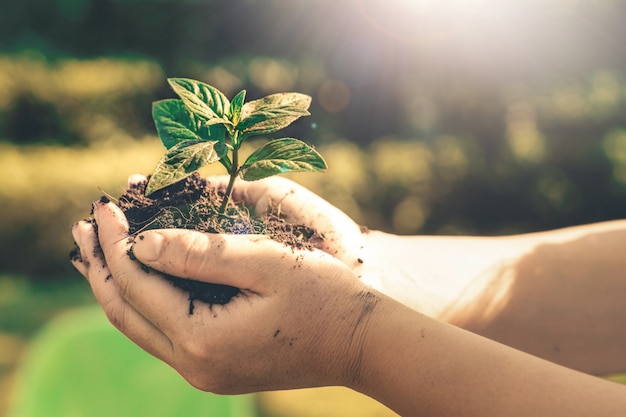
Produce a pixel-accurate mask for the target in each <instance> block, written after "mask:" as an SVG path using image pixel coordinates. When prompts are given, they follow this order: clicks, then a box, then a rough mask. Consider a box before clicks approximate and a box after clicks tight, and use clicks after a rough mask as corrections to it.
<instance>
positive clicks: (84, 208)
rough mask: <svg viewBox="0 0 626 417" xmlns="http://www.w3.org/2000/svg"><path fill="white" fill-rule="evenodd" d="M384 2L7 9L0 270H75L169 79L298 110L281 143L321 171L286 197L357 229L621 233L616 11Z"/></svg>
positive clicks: (29, 0) (624, 176)
mask: <svg viewBox="0 0 626 417" xmlns="http://www.w3.org/2000/svg"><path fill="white" fill-rule="evenodd" d="M390 1H391V2H390V3H389V4H387V2H384V1H382V0H352V1H347V2H334V1H331V0H317V1H315V2H306V1H303V0H295V1H289V2H286V1H282V0H264V1H260V0H233V1H229V2H218V1H212V0H176V1H174V0H54V1H43V0H24V1H21V2H12V3H7V4H6V5H3V10H2V13H0V178H1V180H0V199H1V201H2V202H3V204H2V205H0V251H2V253H3V256H2V259H1V260H0V271H12V272H20V273H26V274H48V275H50V274H52V275H54V274H56V273H67V272H68V271H70V270H71V269H70V266H69V263H68V262H67V260H66V256H67V251H69V249H71V243H72V242H71V237H70V236H69V232H68V228H69V226H70V225H71V223H72V222H73V221H75V220H76V219H78V218H81V217H85V216H87V215H88V214H89V207H88V205H89V201H91V200H93V199H95V198H97V197H98V196H99V195H100V194H102V192H103V191H101V190H99V189H98V187H100V188H101V189H102V190H104V191H106V192H108V193H110V194H112V195H114V196H115V195H118V194H120V193H121V192H122V187H123V185H124V183H125V178H126V176H127V175H128V174H130V173H134V172H142V173H149V172H151V170H152V168H153V167H154V164H156V161H157V159H158V154H160V152H161V148H160V145H159V144H158V141H157V140H156V139H155V138H154V136H153V135H154V127H153V125H152V121H151V116H150V103H151V102H152V101H154V100H156V99H160V98H165V97H172V96H173V95H172V93H171V91H169V88H168V87H167V84H166V82H165V78H166V77H169V76H176V77H190V78H196V79H199V80H202V81H205V82H208V83H211V84H213V85H215V86H216V87H218V88H220V89H221V90H223V91H225V92H226V93H227V94H228V95H229V96H232V95H233V94H234V93H236V92H237V91H238V90H239V89H241V88H245V89H247V90H248V97H249V98H251V99H252V98H257V97H260V96H262V95H265V94H270V93H274V92H277V91H290V90H291V91H299V92H303V93H307V94H310V95H311V96H313V105H312V108H311V112H312V116H311V117H309V118H306V119H303V121H301V122H298V123H297V124H295V125H294V126H293V127H291V126H290V128H289V129H288V131H286V132H285V136H295V137H301V138H304V139H305V140H307V141H308V142H311V143H312V144H314V145H316V146H317V147H318V148H320V151H321V152H322V154H323V155H324V156H325V157H326V158H327V160H328V162H329V165H330V170H329V172H328V173H327V174H325V175H320V176H317V175H310V176H296V178H297V179H298V181H300V182H302V183H303V184H305V185H307V186H309V187H311V188H312V189H313V190H314V191H316V192H318V193H320V194H321V195H322V196H324V197H325V198H327V199H329V200H330V201H331V202H332V203H334V204H336V205H337V206H339V207H340V208H342V209H344V210H345V211H347V212H348V213H349V214H350V215H351V216H353V217H354V218H355V219H356V220H357V221H358V222H360V223H362V224H365V225H367V226H369V227H371V228H379V229H383V230H387V231H392V232H396V233H411V234H413V233H453V234H454V233H471V234H502V233H517V232H526V231H535V230H540V229H548V228H555V227H561V226H568V225H573V224H580V223H587V222H593V221H602V220H609V219H615V218H623V217H624V213H625V210H626V78H625V75H624V74H626V62H625V61H624V60H623V53H622V51H621V49H622V48H621V43H620V42H618V41H617V40H618V39H623V38H624V36H626V33H624V32H625V31H626V25H624V24H623V23H624V22H625V21H626V2H620V1H592V2H576V1H573V0H555V1H554V2H551V3H550V4H549V5H547V4H545V2H539V1H537V0H529V1H524V2H522V1H521V0H512V1H510V2H493V1H491V2H490V1H488V0H476V1H475V2H430V1H428V2H421V1H419V0H416V1H415V2H406V1H400V0H390ZM446 4H447V5H450V4H453V5H455V7H456V9H454V10H453V11H452V12H451V10H447V11H446V9H445V7H449V6H446ZM470 7H471V9H470ZM539 11H541V12H540V13H539Z"/></svg>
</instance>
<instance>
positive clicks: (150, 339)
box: [73, 203, 380, 394]
mask: <svg viewBox="0 0 626 417" xmlns="http://www.w3.org/2000/svg"><path fill="white" fill-rule="evenodd" d="M94 217H95V221H96V222H97V224H98V237H96V234H95V232H94V227H93V224H92V223H91V222H87V221H82V222H79V223H77V224H76V225H75V226H74V228H73V235H74V239H75V241H76V242H77V244H78V246H79V247H80V256H81V260H76V261H74V265H75V266H76V268H77V269H78V270H79V271H80V272H81V273H82V274H83V275H85V277H86V278H87V279H88V281H89V283H90V285H91V287H92V290H93V292H94V294H95V296H96V299H97V300H98V302H99V303H100V304H101V305H102V307H103V309H104V311H105V313H106V315H107V317H108V318H109V320H110V321H111V322H112V323H113V324H114V325H115V326H116V327H117V328H118V329H120V330H121V331H122V332H123V333H125V334H126V335H127V336H128V337H129V338H130V339H131V340H133V341H134V342H135V343H137V344H138V345H139V346H141V347H142V348H143V349H145V350H146V351H148V352H150V353H152V354H153V355H154V356H156V357H158V358H160V359H161V360H163V361H165V362H167V363H168V364H170V365H171V366H172V367H173V368H175V369H176V370H177V371H178V372H179V373H180V374H181V375H182V376H183V377H184V378H185V379H187V380H188V381H189V382H190V383H191V384H192V385H193V386H195V387H197V388H199V389H202V390H206V391H212V392H217V393H225V394H226V393H227V394H236V393H244V392H252V391H260V390H270V389H286V388H299V387H309V386H319V385H350V384H351V381H352V380H353V379H355V378H357V375H358V372H359V364H360V361H359V360H358V359H359V352H361V350H362V349H361V348H362V346H361V344H362V343H363V340H364V338H363V337H362V335H363V334H364V333H365V332H366V328H367V324H368V317H369V315H370V313H371V312H372V311H373V310H374V306H375V305H376V303H377V301H378V300H379V297H380V295H378V294H375V293H372V292H370V291H369V290H368V289H367V288H366V287H365V286H364V285H363V284H361V283H360V282H359V281H358V280H357V279H355V276H354V274H353V273H352V271H351V270H350V269H349V268H347V267H346V266H345V265H344V264H343V263H341V262H339V261H338V260H336V259H335V258H333V257H332V256H329V255H328V254H326V253H324V252H322V251H318V250H314V251H293V250H292V249H291V248H288V247H285V246H284V245H281V244H279V243H277V242H274V241H272V240H270V239H268V238H265V237H262V236H256V235H252V236H245V235H216V234H203V233H198V232H190V231H185V230H176V229H169V230H158V231H147V232H143V233H141V234H140V235H139V236H138V237H137V239H136V240H135V243H134V244H133V243H132V241H130V240H129V235H128V224H127V222H126V219H125V218H124V215H123V214H122V213H121V211H120V210H119V209H118V208H117V207H116V206H115V205H114V204H111V203H108V204H103V203H96V204H95V208H94ZM99 247H101V248H102V252H99V249H98V248H99ZM129 250H132V251H133V253H134V254H135V256H136V257H137V258H138V259H139V260H140V261H141V262H142V263H144V264H145V265H148V266H150V267H152V268H154V269H157V270H160V271H162V272H165V273H171V274H174V275H177V276H180V277H183V278H190V279H195V280H200V281H207V282H213V283H218V284H227V285H232V286H236V287H238V288H240V289H241V290H242V293H241V294H240V295H238V296H237V297H235V298H234V299H233V300H231V302H230V303H228V304H226V305H224V306H220V305H213V306H210V307H209V306H208V305H206V304H201V303H198V305H197V306H196V309H195V310H194V313H193V315H189V314H188V310H187V307H186V306H187V295H186V294H185V293H184V292H182V291H181V290H179V289H177V288H175V287H173V286H172V285H170V284H169V283H168V282H167V281H166V280H165V279H162V278H161V277H159V275H158V274H157V273H156V272H145V271H143V270H142V268H141V266H140V264H139V263H137V262H135V261H132V260H131V259H130V257H129V256H128V252H129Z"/></svg>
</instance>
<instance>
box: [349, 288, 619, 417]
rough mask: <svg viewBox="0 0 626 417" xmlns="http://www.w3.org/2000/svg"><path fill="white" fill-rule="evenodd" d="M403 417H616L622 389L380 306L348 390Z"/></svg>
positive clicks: (399, 308) (393, 307)
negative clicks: (354, 377) (365, 396)
mask: <svg viewBox="0 0 626 417" xmlns="http://www.w3.org/2000/svg"><path fill="white" fill-rule="evenodd" d="M352 388H354V389H356V390H358V391H361V392H363V393H365V394H367V395H369V396H371V397H373V398H375V399H377V400H379V401H381V402H382V403H384V404H386V405H387V406H389V407H390V408H392V409H393V410H394V411H396V412H398V413H399V414H400V415H402V416H420V415H428V416H453V415H464V416H482V417H486V416H502V415H507V416H537V415H550V416H561V415H563V416H576V415H595V416H603V415H606V416H613V415H619V413H621V412H623V410H624V407H626V389H625V388H624V387H622V386H620V385H618V384H614V383H611V382H607V381H604V380H601V379H598V378H595V377H591V376H588V375H585V374H582V373H579V372H576V371H572V370H569V369H567V368H564V367H561V366H558V365H555V364H552V363H550V362H547V361H544V360H541V359H538V358H535V357H532V356H530V355H527V354H525V353H522V352H519V351H517V350H514V349H511V348H509V347H506V346H504V345H501V344H498V343H496V342H493V341H491V340H488V339H486V338H483V337H480V336H477V335H475V334H472V333H469V332H466V331H464V330H461V329H459V328H456V327H453V326H450V325H447V324H443V323H441V322H438V321H435V320H433V319H430V318H428V317H426V316H423V315H421V314H419V313H417V312H415V311H413V310H410V309H408V308H405V307H402V306H398V305H397V304H394V303H393V302H389V301H388V300H386V299H385V298H383V300H382V301H381V302H380V303H379V304H378V305H377V307H376V310H375V311H374V313H373V315H372V318H371V321H370V325H369V331H368V333H367V338H366V339H365V343H364V349H363V352H362V372H361V374H360V379H359V380H358V381H357V383H356V384H355V385H354V386H353V387H352Z"/></svg>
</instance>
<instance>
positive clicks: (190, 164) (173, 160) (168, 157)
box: [146, 140, 228, 196]
mask: <svg viewBox="0 0 626 417" xmlns="http://www.w3.org/2000/svg"><path fill="white" fill-rule="evenodd" d="M217 144H219V142H218V141H209V142H203V141H194V140H188V141H184V142H180V143H178V144H176V145H174V146H173V147H171V148H170V149H169V150H168V151H167V153H166V154H165V155H164V156H163V158H161V160H160V161H159V163H158V164H157V166H156V168H155V169H154V172H153V173H152V176H151V177H150V181H149V182H148V186H147V187H146V195H147V196H148V195H150V194H152V193H153V192H155V191H157V190H160V189H162V188H165V187H167V186H168V185H171V184H174V183H175V182H177V181H180V180H182V179H183V178H185V177H187V176H188V175H191V174H192V173H193V172H194V171H196V170H198V169H200V168H201V167H203V166H205V165H208V164H211V163H213V162H215V161H219V160H220V158H222V157H223V156H224V155H225V153H223V152H227V150H228V148H226V147H225V146H224V147H222V146H216V145H217Z"/></svg>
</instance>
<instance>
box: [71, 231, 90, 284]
mask: <svg viewBox="0 0 626 417" xmlns="http://www.w3.org/2000/svg"><path fill="white" fill-rule="evenodd" d="M87 223H88V221H87V220H81V221H78V222H76V223H74V225H73V226H72V237H73V238H74V243H75V244H76V248H75V249H74V250H73V251H72V253H71V254H70V260H71V262H72V265H73V266H74V268H76V270H77V271H78V272H80V273H81V274H82V275H83V276H84V277H85V278H88V272H89V258H88V257H87V256H85V255H83V254H82V251H83V248H84V247H85V243H84V241H85V238H86V235H87V234H88V232H85V230H87V229H88V228H89V225H88V224H87Z"/></svg>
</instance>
